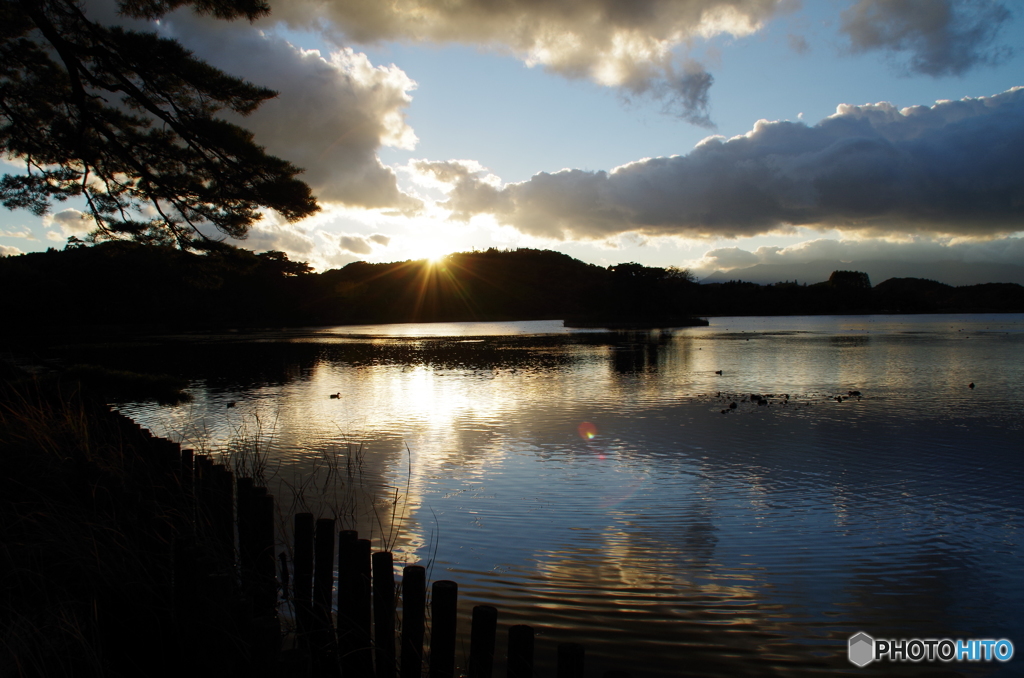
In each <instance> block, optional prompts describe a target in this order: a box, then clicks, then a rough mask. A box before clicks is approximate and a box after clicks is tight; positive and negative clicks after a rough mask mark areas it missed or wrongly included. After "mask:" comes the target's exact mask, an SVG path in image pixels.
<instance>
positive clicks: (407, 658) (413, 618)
mask: <svg viewBox="0 0 1024 678" xmlns="http://www.w3.org/2000/svg"><path fill="white" fill-rule="evenodd" d="M426 607H427V571H426V569H424V567H423V566H422V565H406V566H405V567H404V568H403V569H402V666H401V674H400V675H401V678H420V676H422V675H423V674H422V672H423V624H424V615H425V614H426Z"/></svg>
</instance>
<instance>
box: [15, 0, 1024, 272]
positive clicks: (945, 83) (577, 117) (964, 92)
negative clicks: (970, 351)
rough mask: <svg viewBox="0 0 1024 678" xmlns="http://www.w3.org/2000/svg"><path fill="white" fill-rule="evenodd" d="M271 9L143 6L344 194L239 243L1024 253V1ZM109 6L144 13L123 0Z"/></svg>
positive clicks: (270, 135) (675, 258)
mask: <svg viewBox="0 0 1024 678" xmlns="http://www.w3.org/2000/svg"><path fill="white" fill-rule="evenodd" d="M270 5H271V14H270V15H269V16H268V17H266V18H264V19H261V20H259V21H258V22H256V23H254V24H250V23H248V22H245V21H233V22H225V21H221V20H216V19H213V18H209V17H200V16H196V15H195V14H193V13H191V11H190V10H187V9H185V10H178V11H176V12H174V13H172V14H170V15H168V16H166V17H164V19H162V20H161V21H160V22H159V23H158V24H150V25H140V24H139V23H138V22H135V23H134V24H132V27H134V28H139V29H143V30H156V31H159V32H160V33H162V34H164V35H166V36H168V37H173V38H175V39H177V40H179V41H181V42H182V43H183V44H184V45H185V46H186V47H187V48H189V49H190V50H192V51H193V52H194V53H195V54H196V55H197V56H199V57H200V58H203V59H205V60H206V61H208V62H210V63H211V64H213V65H215V66H217V67H219V68H221V69H223V70H225V71H227V72H228V73H231V74H233V75H238V76H241V77H244V78H246V79H248V80H250V81H252V82H254V83H257V84H259V85H264V86H268V87H271V88H273V89H275V90H277V91H278V92H279V95H278V97H277V98H276V99H273V100H271V101H269V102H267V103H265V104H264V105H263V106H262V107H261V108H260V110H258V111H257V112H256V113H254V114H252V115H251V116H249V117H247V118H244V119H240V120H238V122H240V123H241V124H243V125H245V126H246V127H248V128H249V129H251V130H252V131H254V132H255V134H256V140H257V142H259V143H260V144H262V145H264V146H266V147H267V149H268V150H269V151H270V152H271V153H273V154H275V155H278V156H280V157H283V158H285V159H287V160H290V161H292V162H293V163H294V164H296V165H298V166H300V167H303V168H304V169H305V173H304V175H303V179H304V180H305V181H306V182H307V183H309V184H310V185H311V186H312V188H313V190H314V193H315V194H316V195H317V197H318V200H319V203H320V205H321V208H322V209H321V212H320V213H319V214H317V215H315V216H313V217H310V218H308V219H306V220H303V221H300V222H297V223H287V222H285V221H284V220H283V219H281V218H280V217H279V216H278V215H275V214H273V213H269V214H267V215H265V217H264V219H263V220H262V221H261V222H260V223H259V224H258V225H257V226H256V227H255V228H253V230H252V231H251V233H250V235H249V237H248V239H247V240H245V241H242V242H240V243H238V244H240V245H242V246H244V247H248V248H251V249H254V250H257V251H263V250H267V249H276V250H282V251H285V252H287V253H288V254H289V256H290V257H291V258H293V259H297V260H302V261H308V262H310V263H311V264H312V265H313V266H314V267H315V268H316V269H317V270H326V269H329V268H338V267H341V266H344V265H345V264H347V263H350V262H352V261H357V260H365V261H374V262H386V261H402V260H406V259H419V258H424V257H437V256H441V255H444V254H446V253H449V252H453V251H467V250H472V249H487V248H490V247H497V248H500V249H506V248H516V247H534V248H543V249H554V250H558V251H561V252H565V253H566V254H569V255H571V256H573V257H576V258H578V259H581V260H583V261H587V262H590V263H594V264H599V265H603V266H607V265H611V264H615V263H620V262H627V261H634V262H638V263H642V264H645V265H649V266H680V267H687V268H690V269H691V270H693V271H695V272H696V273H698V275H701V276H704V275H707V274H710V273H711V272H713V271H715V270H719V271H726V272H728V271H739V270H740V269H742V268H744V267H749V266H753V265H756V264H768V265H776V266H782V267H784V266H786V265H797V264H806V263H807V262H811V261H815V260H830V261H841V262H857V261H864V260H879V261H882V260H884V261H888V262H892V263H893V264H894V265H896V269H894V270H898V268H899V266H898V264H899V263H900V262H906V263H907V264H908V270H910V266H909V265H910V264H913V270H914V272H915V275H929V276H930V277H933V278H935V279H939V280H941V279H942V278H943V275H944V270H945V269H947V268H949V267H950V266H951V265H952V264H951V263H950V262H959V263H969V264H992V265H993V266H991V267H990V270H992V271H1000V272H1001V271H1005V270H1006V269H1007V267H1006V266H1004V265H1006V264H1013V265H1018V266H1020V265H1024V239H1022V235H1024V89H1021V86H1022V85H1024V77H1022V75H1021V74H1024V54H1022V50H1021V48H1020V46H1021V45H1024V6H1022V5H1020V4H1018V3H1012V2H996V1H994V0H835V1H832V0H818V1H814V2H812V1H810V0H805V1H804V2H800V1H798V0H634V1H632V2H625V1H622V0H565V1H555V0H552V1H551V2H542V3H541V2H536V1H535V0H503V1H502V2H494V1H493V0H455V1H453V0H394V1H392V2H387V3H382V2H379V1H378V0H270ZM86 6H87V11H88V13H89V16H90V17H93V18H95V19H96V20H98V21H104V22H108V23H124V24H128V23H129V22H127V21H125V20H124V19H122V18H119V17H118V16H117V14H116V5H115V4H114V2H113V0H88V2H87V3H86ZM2 162H3V161H0V164H2ZM5 169H6V170H7V171H16V165H10V164H8V165H7V166H6V168H5ZM82 209H83V207H82V206H75V205H73V204H70V203H68V204H61V205H58V206H55V208H54V210H53V211H52V212H51V213H50V214H48V215H46V216H44V217H42V218H40V217H36V216H34V215H32V214H31V213H29V212H27V211H13V212H11V211H0V254H18V253H19V252H29V251H37V250H43V249H46V248H47V247H62V246H63V245H64V243H65V242H66V239H67V237H68V236H70V235H79V236H80V235H82V234H84V233H86V232H88V230H90V226H89V222H88V219H86V218H83V215H82V213H81V211H80V210H82ZM994 264H999V265H1000V266H994ZM779 270H780V271H781V270H783V269H779ZM922 271H923V272H922ZM991 275H993V276H995V277H998V276H999V275H1003V273H992V274H991ZM780 276H782V277H785V276H784V275H782V274H781V273H780ZM786 279H788V278H786ZM993 281H998V280H993Z"/></svg>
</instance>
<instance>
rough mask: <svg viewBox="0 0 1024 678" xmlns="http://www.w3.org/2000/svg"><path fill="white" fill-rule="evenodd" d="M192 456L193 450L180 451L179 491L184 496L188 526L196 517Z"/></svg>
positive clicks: (193, 454) (193, 455)
mask: <svg viewBox="0 0 1024 678" xmlns="http://www.w3.org/2000/svg"><path fill="white" fill-rule="evenodd" d="M194 457H195V450H182V451H181V491H182V494H183V495H184V496H185V510H186V511H187V512H188V516H187V520H188V522H189V524H190V526H191V523H193V522H195V518H196V504H195V500H196V499H195V472H194V470H193V468H192V465H193V463H194Z"/></svg>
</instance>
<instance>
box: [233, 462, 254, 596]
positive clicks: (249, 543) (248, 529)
mask: <svg viewBox="0 0 1024 678" xmlns="http://www.w3.org/2000/svg"><path fill="white" fill-rule="evenodd" d="M253 489H254V484H253V479H252V478H238V479H237V480H236V481H235V497H236V498H235V503H236V506H237V513H238V564H239V565H240V566H241V569H242V580H243V582H245V583H246V584H248V583H249V581H250V580H251V579H252V571H253V567H254V563H255V557H256V547H255V545H254V544H253V529H252V528H253V516H252V510H253V509H252V507H253Z"/></svg>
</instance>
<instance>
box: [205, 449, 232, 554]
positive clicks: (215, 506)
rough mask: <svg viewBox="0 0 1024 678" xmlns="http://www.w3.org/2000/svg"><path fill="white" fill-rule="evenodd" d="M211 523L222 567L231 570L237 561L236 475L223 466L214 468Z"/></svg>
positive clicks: (216, 465)
mask: <svg viewBox="0 0 1024 678" xmlns="http://www.w3.org/2000/svg"><path fill="white" fill-rule="evenodd" d="M211 471H212V476H213V477H212V478H211V481H212V483H211V493H210V523H211V526H212V528H213V535H212V536H213V539H214V544H216V549H217V550H218V551H219V555H220V560H221V563H220V564H221V565H222V566H226V567H228V568H229V569H230V568H231V566H232V565H233V564H234V559H235V521H234V503H235V502H234V484H235V483H234V474H233V473H231V471H228V470H227V468H226V467H225V466H224V465H223V464H215V465H214V466H213V467H212V468H211Z"/></svg>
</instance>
